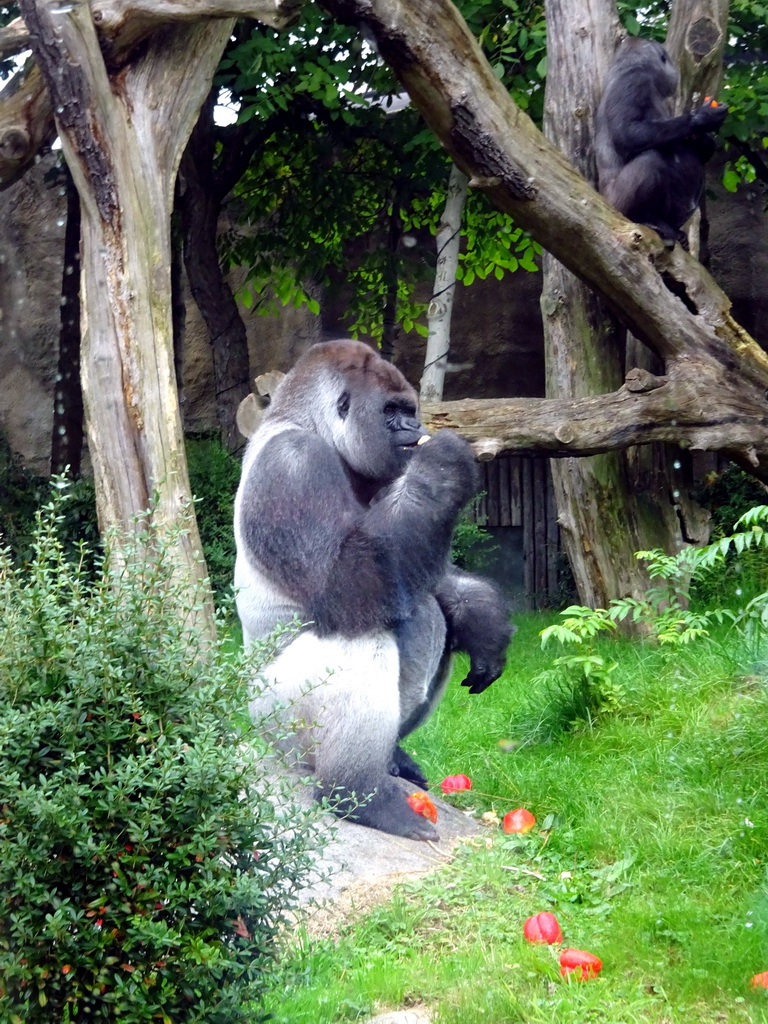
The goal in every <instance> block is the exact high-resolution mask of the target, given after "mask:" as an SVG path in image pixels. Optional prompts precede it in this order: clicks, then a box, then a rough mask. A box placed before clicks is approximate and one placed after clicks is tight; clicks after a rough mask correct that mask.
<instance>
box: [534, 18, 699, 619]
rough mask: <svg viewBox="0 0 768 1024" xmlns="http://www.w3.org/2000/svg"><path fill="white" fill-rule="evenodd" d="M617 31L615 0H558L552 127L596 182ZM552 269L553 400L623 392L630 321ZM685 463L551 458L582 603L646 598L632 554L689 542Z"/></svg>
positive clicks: (665, 451)
mask: <svg viewBox="0 0 768 1024" xmlns="http://www.w3.org/2000/svg"><path fill="white" fill-rule="evenodd" d="M585 6H586V12H587V17H586V19H585ZM585 22H586V24H588V25H589V26H590V29H589V30H586V29H584V28H583V27H582V26H584V24H585ZM619 33H620V26H619V21H618V16H617V13H616V7H615V3H614V0H590V3H589V4H587V5H585V3H584V2H583V0H548V3H547V53H548V54H549V55H550V57H549V62H548V69H547V86H546V102H545V119H544V133H545V135H546V136H547V137H548V138H549V139H550V140H551V141H552V142H554V143H555V144H556V145H557V147H558V148H559V149H560V151H561V152H563V153H565V155H566V156H567V157H568V158H569V160H570V161H571V163H573V164H574V166H575V167H576V168H577V169H578V170H579V171H581V173H582V174H583V175H584V177H585V178H587V180H591V181H593V182H594V181H595V180H596V173H595V166H594V156H593V149H592V139H593V138H594V115H595V111H596V109H597V105H598V102H599V98H600V89H601V83H602V82H603V81H604V78H605V74H606V72H607V70H608V68H609V67H610V64H611V62H612V60H613V55H614V51H615V48H616V43H617V41H618V38H619ZM543 272H544V286H543V291H542V300H541V304H542V314H543V322H544V337H545V352H546V365H547V395H548V397H552V398H581V397H585V396H587V395H590V394H601V393H605V392H608V391H612V390H615V389H616V388H617V387H618V386H619V385H620V383H621V380H622V378H623V376H624V372H625V366H624V346H625V335H626V330H625V329H624V328H622V327H621V325H620V324H619V323H618V322H617V321H616V320H615V318H613V317H612V316H611V315H610V312H609V311H608V310H607V309H606V307H605V305H604V303H603V302H602V301H601V300H600V299H599V298H598V296H596V295H595V294H594V292H592V291H591V290H590V289H588V288H587V287H586V285H584V284H582V282H581V281H579V280H578V279H577V278H576V277H575V276H574V275H573V274H571V273H570V272H569V271H567V270H565V268H564V267H563V266H562V265H561V264H560V263H558V262H557V261H556V260H555V259H554V258H553V257H552V256H550V255H549V254H548V253H545V254H544V258H543ZM632 365H634V363H633V364H632ZM675 463H676V464H677V465H678V466H679V465H680V462H679V457H678V455H677V453H675V452H674V450H673V449H669V448H667V447H661V448H659V447H655V448H651V447H646V448H644V449H627V450H625V451H620V452H611V453H609V454H606V455H600V456H595V457H593V458H590V459H563V460H559V461H557V462H554V463H553V464H552V477H553V482H554V488H555V495H556V501H557V509H558V522H559V523H560V526H561V530H562V536H563V542H564V546H565V549H566V552H567V554H568V558H569V561H570V563H571V568H572V570H573V575H574V579H575V581H576V585H577V588H578V591H579V597H580V599H581V601H582V602H583V603H584V604H588V605H590V606H592V607H606V606H607V603H608V602H609V601H610V600H611V599H612V598H617V597H622V596H631V597H635V598H640V597H642V595H643V594H644V593H645V592H646V591H647V590H648V587H649V586H650V579H649V577H648V573H647V570H646V569H645V568H644V567H643V565H642V564H641V563H640V562H638V561H637V559H635V557H634V553H635V552H636V551H641V550H647V549H649V548H656V547H659V548H662V549H663V550H665V551H667V552H669V553H672V552H674V551H678V550H680V548H681V547H682V546H683V545H684V544H685V543H686V541H689V540H690V539H691V537H690V533H689V532H683V529H682V524H683V516H682V515H681V514H680V511H681V509H682V506H683V498H684V490H685V489H684V487H683V483H682V474H681V473H680V472H679V471H676V470H675V469H674V468H673V464H675ZM675 474H676V475H677V480H675ZM697 539H701V540H702V541H703V540H706V535H704V536H703V537H700V538H699V537H697Z"/></svg>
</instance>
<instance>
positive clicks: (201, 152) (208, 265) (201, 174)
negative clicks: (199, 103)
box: [181, 93, 251, 451]
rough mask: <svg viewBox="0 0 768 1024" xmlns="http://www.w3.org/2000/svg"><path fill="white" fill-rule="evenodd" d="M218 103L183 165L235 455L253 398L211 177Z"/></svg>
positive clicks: (187, 227) (191, 265) (188, 234)
mask: <svg viewBox="0 0 768 1024" xmlns="http://www.w3.org/2000/svg"><path fill="white" fill-rule="evenodd" d="M214 103H215V95H214V94H213V93H211V94H209V96H208V100H207V102H206V103H205V104H204V105H203V109H202V110H201V112H200V116H199V118H198V121H197V124H196V125H195V128H194V130H193V132H192V135H191V137H190V140H189V144H188V145H187V149H186V152H185V154H184V158H183V160H182V163H181V178H182V183H183V188H182V194H181V215H182V232H183V236H184V266H185V268H186V271H187V279H188V281H189V287H190V290H191V292H192V297H193V298H194V300H195V303H196V304H197V308H198V309H199V310H200V313H201V315H202V317H203V319H204V320H205V324H206V327H207V328H208V335H209V338H210V341H211V354H212V356H213V374H214V384H215V387H216V415H217V418H218V421H219V430H220V434H221V440H222V443H223V444H224V445H225V446H226V447H227V448H228V449H229V450H230V451H236V450H237V449H238V448H240V447H241V446H242V443H243V439H242V437H241V436H240V433H239V431H238V429H237V425H236V423H235V417H236V415H237V410H238V407H239V405H240V403H241V402H242V400H243V399H244V398H245V397H246V395H249V394H250V392H251V386H250V377H251V373H250V363H249V359H248V340H247V337H246V332H245V324H244V323H243V318H242V317H241V316H240V311H239V310H238V308H237V303H236V302H235V298H234V296H233V294H232V289H231V288H230V287H229V284H228V282H227V279H226V277H225V276H224V272H223V270H222V267H221V261H220V259H219V252H218V248H217V226H218V221H219V211H220V209H221V200H222V198H223V197H222V196H221V194H220V190H219V187H218V183H217V182H215V181H214V175H213V158H214V148H215V138H214V123H213V107H214Z"/></svg>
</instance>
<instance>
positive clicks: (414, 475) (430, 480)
mask: <svg viewBox="0 0 768 1024" xmlns="http://www.w3.org/2000/svg"><path fill="white" fill-rule="evenodd" d="M408 476H409V477H410V479H411V480H413V479H418V480H420V481H423V482H425V483H427V484H428V485H430V487H431V489H433V490H435V491H436V492H438V493H439V494H440V496H441V504H442V503H443V502H445V501H446V499H447V500H448V501H449V502H450V504H451V505H452V506H453V507H455V508H456V509H457V510H458V509H460V508H462V507H463V506H464V505H466V503H467V502H468V501H469V499H470V498H471V497H472V496H473V495H474V494H475V493H476V492H477V487H478V469H477V463H476V462H475V457H474V455H473V453H472V449H471V448H470V446H469V444H468V443H467V442H466V441H465V440H464V439H463V438H462V437H459V435H458V434H457V433H455V432H454V431H453V430H441V431H439V433H437V434H435V436H434V437H431V438H430V439H429V441H427V442H426V443H424V444H420V445H419V446H418V447H416V448H415V450H414V452H413V457H412V459H411V461H410V465H409V467H408Z"/></svg>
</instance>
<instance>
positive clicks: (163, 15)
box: [0, 0, 301, 188]
mask: <svg viewBox="0 0 768 1024" xmlns="http://www.w3.org/2000/svg"><path fill="white" fill-rule="evenodd" d="M300 4H301V0H93V2H92V3H91V14H92V17H93V22H94V25H95V26H96V30H97V33H98V39H99V45H100V47H101V50H102V53H103V54H104V57H105V59H106V60H107V63H108V65H109V66H110V68H111V69H114V67H115V66H117V65H119V64H120V63H122V62H123V61H124V60H125V59H126V57H127V56H128V55H129V54H130V53H131V52H132V51H133V50H134V49H135V48H136V46H137V45H138V44H139V43H141V42H142V41H143V40H145V39H147V38H148V37H149V36H150V35H151V34H152V33H153V32H155V31H156V30H157V29H159V28H160V27H161V26H163V25H168V24H173V23H179V22H182V23H183V22H187V23H192V22H197V21H205V20H210V19H227V18H241V17H242V18H254V19H255V20H257V21H262V22H264V23H265V24H267V25H271V26H273V27H274V28H282V27H284V26H285V25H287V24H289V23H290V22H291V21H293V20H294V19H295V17H296V15H297V13H298V10H299V7H300ZM28 47H29V31H28V28H27V26H26V25H25V24H24V22H22V21H20V20H17V21H14V22H11V24H10V25H8V26H6V27H5V28H4V29H2V30H1V31H0V56H11V55H13V54H14V53H19V52H21V51H22V50H24V49H27V48H28ZM54 134H55V129H54V123H53V108H52V106H51V101H50V99H49V97H48V93H47V91H46V88H45V85H44V83H43V80H42V76H41V75H40V72H39V70H38V68H37V66H36V64H35V63H34V61H29V62H28V63H27V65H26V66H25V68H24V69H23V70H22V71H19V72H18V73H17V74H16V75H14V77H13V78H12V79H11V80H10V81H9V82H8V83H7V84H6V86H5V88H4V89H3V90H2V91H0V188H6V187H7V186H8V185H10V184H12V183H13V182H14V181H16V180H17V178H18V177H19V176H20V175H21V174H23V173H24V171H25V170H26V168H27V167H28V166H29V165H30V164H31V163H32V161H33V160H34V158H35V155H36V154H37V153H38V151H39V150H40V148H41V146H43V145H44V144H45V143H46V142H50V141H51V140H52V139H53V137H54Z"/></svg>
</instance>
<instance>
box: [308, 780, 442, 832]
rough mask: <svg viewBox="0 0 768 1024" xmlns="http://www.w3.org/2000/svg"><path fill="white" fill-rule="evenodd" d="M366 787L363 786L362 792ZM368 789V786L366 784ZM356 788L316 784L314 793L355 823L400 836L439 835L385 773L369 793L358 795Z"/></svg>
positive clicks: (339, 814)
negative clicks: (374, 788) (370, 793)
mask: <svg viewBox="0 0 768 1024" xmlns="http://www.w3.org/2000/svg"><path fill="white" fill-rule="evenodd" d="M365 788H366V787H363V791H364V789H365ZM367 788H370V787H367ZM357 793H358V791H357V790H355V791H352V790H351V787H350V788H347V787H344V786H334V787H327V788H326V787H324V786H318V787H317V789H316V790H315V795H316V797H317V798H318V800H319V799H322V798H323V797H327V798H328V804H329V809H330V810H331V811H333V813H334V814H335V815H336V816H337V817H339V818H347V819H348V820H349V821H354V822H355V823H356V824H358V825H366V826H367V827H368V828H375V829H378V831H379V832H389V833H390V834H391V835H393V836H402V838H403V839H419V840H422V841H424V842H426V841H427V840H432V841H433V842H437V841H438V840H439V839H440V835H439V833H438V831H437V829H436V828H435V827H434V825H432V823H431V822H429V821H427V819H426V818H422V817H421V815H420V814H417V813H416V812H415V811H414V810H412V809H411V806H410V804H409V803H408V801H407V800H406V794H405V792H404V791H403V790H402V789H400V787H399V786H398V785H397V784H396V783H394V782H392V781H391V780H390V778H389V777H388V776H385V777H384V778H383V779H382V780H381V782H380V783H379V784H378V785H377V786H376V791H375V792H374V793H373V795H372V796H369V797H364V796H358V795H357Z"/></svg>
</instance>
